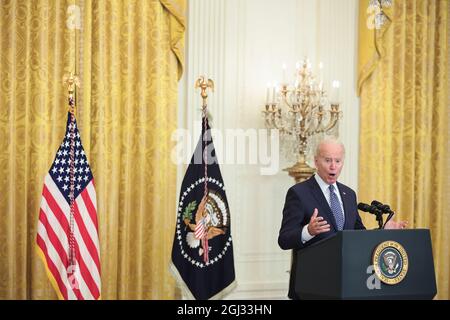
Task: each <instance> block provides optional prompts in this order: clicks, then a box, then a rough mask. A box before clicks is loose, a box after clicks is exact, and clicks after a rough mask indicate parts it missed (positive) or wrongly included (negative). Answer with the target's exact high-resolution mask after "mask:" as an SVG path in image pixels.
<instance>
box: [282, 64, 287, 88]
mask: <svg viewBox="0 0 450 320" xmlns="http://www.w3.org/2000/svg"><path fill="white" fill-rule="evenodd" d="M286 69H287V66H286V63H283V84H285V83H286Z"/></svg>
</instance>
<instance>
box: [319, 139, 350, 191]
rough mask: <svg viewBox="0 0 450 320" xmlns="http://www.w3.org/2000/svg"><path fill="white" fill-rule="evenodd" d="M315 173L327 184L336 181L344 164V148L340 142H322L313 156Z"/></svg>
mask: <svg viewBox="0 0 450 320" xmlns="http://www.w3.org/2000/svg"><path fill="white" fill-rule="evenodd" d="M314 163H315V164H316V169H317V174H318V175H319V176H320V177H321V178H322V180H323V181H325V182H326V183H328V184H333V183H335V182H336V181H337V179H338V177H339V175H340V174H341V170H342V166H343V165H344V150H343V148H342V146H341V145H340V144H335V143H324V144H322V145H321V146H320V149H319V154H318V155H317V156H315V157H314Z"/></svg>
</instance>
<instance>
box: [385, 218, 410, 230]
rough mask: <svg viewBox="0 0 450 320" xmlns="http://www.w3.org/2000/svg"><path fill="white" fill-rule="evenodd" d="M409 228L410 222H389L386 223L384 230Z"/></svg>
mask: <svg viewBox="0 0 450 320" xmlns="http://www.w3.org/2000/svg"><path fill="white" fill-rule="evenodd" d="M407 226H408V221H394V220H389V221H388V222H386V225H385V226H384V229H406V227H407Z"/></svg>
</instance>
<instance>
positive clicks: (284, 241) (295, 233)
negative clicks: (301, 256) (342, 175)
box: [278, 176, 365, 299]
mask: <svg viewBox="0 0 450 320" xmlns="http://www.w3.org/2000/svg"><path fill="white" fill-rule="evenodd" d="M337 185H338V188H339V192H340V195H341V199H342V203H343V205H344V215H345V224H344V230H345V229H365V227H364V224H363V223H362V221H361V217H360V216H359V213H358V207H357V201H356V194H355V192H354V191H353V190H352V189H350V188H349V187H347V186H346V185H343V184H342V183H339V182H338V183H337ZM314 208H317V210H318V216H322V217H323V218H324V220H326V221H327V222H328V223H329V224H330V231H329V232H324V233H321V234H318V235H316V236H315V237H314V238H313V239H311V240H310V241H307V242H306V243H304V244H303V243H302V241H301V238H302V229H303V227H304V226H305V225H307V224H308V223H309V220H310V219H311V216H312V214H313V212H314ZM337 231H338V230H337V226H336V220H335V219H334V216H333V213H332V211H331V208H330V206H329V205H328V202H327V200H326V198H325V196H324V195H323V193H322V190H321V189H320V186H319V184H318V183H317V181H316V179H315V178H314V176H313V177H311V178H310V179H308V180H306V181H304V182H301V183H298V184H296V185H294V186H292V187H291V188H290V189H289V190H288V192H287V195H286V201H285V203H284V209H283V220H282V222H281V228H280V233H279V235H278V244H279V246H280V247H281V249H283V250H287V249H292V250H293V252H292V253H293V255H292V265H291V274H290V280H289V294H288V296H289V298H291V299H297V298H298V297H297V296H296V294H295V272H296V269H297V250H299V249H302V248H305V247H307V246H310V245H312V244H313V243H316V242H317V241H320V240H323V239H325V238H328V237H330V236H332V235H334V234H335V233H336V232H337Z"/></svg>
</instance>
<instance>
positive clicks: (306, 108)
mask: <svg viewBox="0 0 450 320" xmlns="http://www.w3.org/2000/svg"><path fill="white" fill-rule="evenodd" d="M322 69H323V65H322V64H319V70H320V78H319V79H317V78H316V77H315V76H314V75H313V72H312V70H311V64H310V62H309V60H308V59H306V58H305V59H304V60H303V61H301V62H297V64H296V73H295V82H294V83H293V84H288V83H287V81H286V65H283V83H282V84H281V85H273V86H272V88H270V87H268V88H267V93H266V104H265V110H263V116H264V120H265V125H266V127H267V128H268V129H278V130H279V131H280V136H281V138H282V139H283V140H282V144H281V146H282V148H283V149H285V150H284V151H285V153H292V152H294V153H295V154H296V155H297V163H295V164H294V165H293V166H292V167H289V168H286V169H284V171H288V172H289V175H290V176H291V177H293V178H294V179H295V181H296V182H297V183H298V182H301V181H304V180H306V179H308V178H309V177H311V176H312V175H313V174H314V172H315V169H313V168H311V167H310V166H309V165H308V164H307V163H306V159H307V151H308V144H309V143H310V142H311V140H312V139H313V138H314V137H318V136H320V135H323V134H327V135H329V134H332V131H333V130H334V131H335V134H334V135H336V136H337V134H338V133H337V131H338V126H337V124H338V120H339V118H340V116H341V111H340V108H339V86H340V84H339V82H338V81H333V83H332V88H331V91H330V96H329V97H328V95H327V93H326V92H325V90H324V88H323V79H322V74H321V73H322ZM271 91H272V92H271ZM287 141H291V143H284V142H287Z"/></svg>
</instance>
